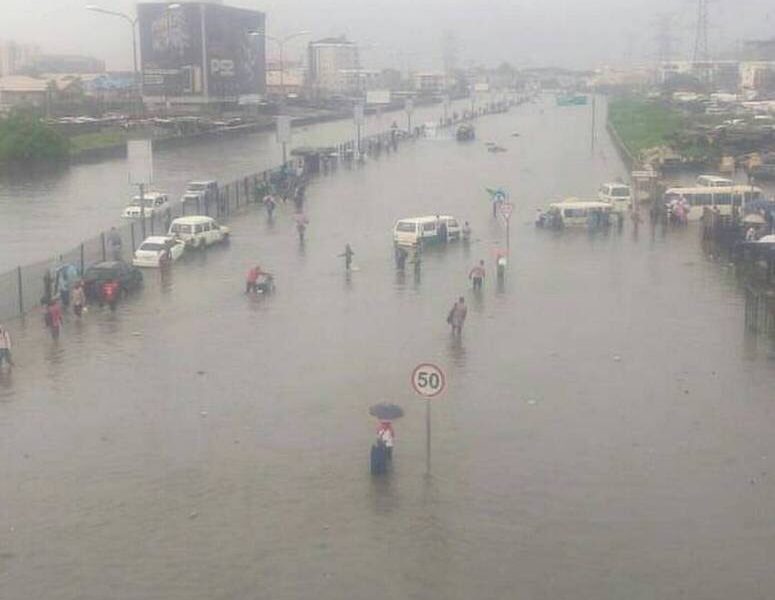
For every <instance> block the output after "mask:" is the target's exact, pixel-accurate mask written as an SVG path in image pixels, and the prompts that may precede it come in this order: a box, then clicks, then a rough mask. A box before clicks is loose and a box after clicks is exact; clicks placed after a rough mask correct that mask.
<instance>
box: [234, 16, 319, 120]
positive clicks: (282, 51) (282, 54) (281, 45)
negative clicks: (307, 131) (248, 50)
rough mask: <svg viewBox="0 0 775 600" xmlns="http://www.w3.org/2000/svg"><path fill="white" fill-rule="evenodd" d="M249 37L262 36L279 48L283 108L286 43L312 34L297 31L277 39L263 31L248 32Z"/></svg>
mask: <svg viewBox="0 0 775 600" xmlns="http://www.w3.org/2000/svg"><path fill="white" fill-rule="evenodd" d="M248 33H249V34H250V35H252V36H255V37H258V36H263V37H264V38H265V39H267V40H271V41H273V42H274V43H275V44H277V45H278V47H279V48H280V94H282V104H281V106H283V107H284V106H285V98H286V94H285V44H286V43H287V42H290V41H291V40H292V39H294V38H297V37H301V36H302V35H309V34H310V33H312V32H311V31H307V30H306V29H304V30H302V31H297V32H296V33H292V34H290V35H286V36H285V37H283V38H277V37H274V36H273V35H267V34H266V33H264V32H263V31H250V32H248Z"/></svg>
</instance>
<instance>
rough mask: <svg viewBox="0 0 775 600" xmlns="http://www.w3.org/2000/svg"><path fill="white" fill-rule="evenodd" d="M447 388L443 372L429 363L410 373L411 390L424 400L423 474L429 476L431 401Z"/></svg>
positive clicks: (418, 366) (420, 365)
mask: <svg viewBox="0 0 775 600" xmlns="http://www.w3.org/2000/svg"><path fill="white" fill-rule="evenodd" d="M446 387H447V380H446V377H444V371H442V370H441V369H440V368H439V367H437V366H436V365H434V364H431V363H422V364H419V365H417V366H416V367H415V369H414V371H412V388H413V389H414V391H415V392H416V393H417V394H418V395H420V396H422V397H423V398H425V474H426V475H430V474H431V399H433V398H435V397H436V396H438V395H439V394H441V393H442V392H443V391H444V389H445V388H446Z"/></svg>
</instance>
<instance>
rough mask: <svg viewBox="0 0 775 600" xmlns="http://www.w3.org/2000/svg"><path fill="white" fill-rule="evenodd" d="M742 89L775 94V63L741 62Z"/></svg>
mask: <svg viewBox="0 0 775 600" xmlns="http://www.w3.org/2000/svg"><path fill="white" fill-rule="evenodd" d="M740 88H741V90H743V91H754V92H765V93H772V92H775V61H746V62H741V63H740Z"/></svg>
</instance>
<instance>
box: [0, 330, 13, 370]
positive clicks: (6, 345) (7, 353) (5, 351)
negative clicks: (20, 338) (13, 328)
mask: <svg viewBox="0 0 775 600" xmlns="http://www.w3.org/2000/svg"><path fill="white" fill-rule="evenodd" d="M5 363H8V366H10V367H12V366H13V359H12V358H11V334H10V333H8V330H7V329H4V328H3V326H2V325H0V367H2V366H3V364H5Z"/></svg>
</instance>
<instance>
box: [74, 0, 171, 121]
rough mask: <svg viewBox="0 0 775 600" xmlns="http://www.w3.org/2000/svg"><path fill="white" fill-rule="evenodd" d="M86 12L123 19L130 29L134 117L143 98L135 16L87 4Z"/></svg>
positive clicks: (169, 6)
mask: <svg viewBox="0 0 775 600" xmlns="http://www.w3.org/2000/svg"><path fill="white" fill-rule="evenodd" d="M85 8H86V10H90V11H92V12H96V13H102V14H104V15H111V16H113V17H119V18H120V19H124V20H125V21H126V22H127V23H129V26H130V27H131V28H132V65H133V79H134V84H135V85H134V95H135V101H134V106H135V115H138V114H140V113H141V112H142V102H143V100H142V97H143V91H142V90H143V88H142V82H141V81H140V72H139V70H138V66H137V63H138V57H137V15H135V16H134V17H133V16H131V15H128V14H126V13H122V12H120V11H117V10H109V9H107V8H102V7H101V6H98V5H96V4H87V5H86V7H85ZM177 8H180V4H179V3H173V4H170V5H168V6H167V10H175V9H177Z"/></svg>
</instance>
